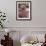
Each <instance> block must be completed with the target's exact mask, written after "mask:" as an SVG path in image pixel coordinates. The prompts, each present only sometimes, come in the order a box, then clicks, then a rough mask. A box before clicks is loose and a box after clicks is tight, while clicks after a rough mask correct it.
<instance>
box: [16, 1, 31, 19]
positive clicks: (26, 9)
mask: <svg viewBox="0 0 46 46" xmlns="http://www.w3.org/2000/svg"><path fill="white" fill-rule="evenodd" d="M31 8H32V7H31V1H16V20H31V19H32V14H31V11H32V9H31Z"/></svg>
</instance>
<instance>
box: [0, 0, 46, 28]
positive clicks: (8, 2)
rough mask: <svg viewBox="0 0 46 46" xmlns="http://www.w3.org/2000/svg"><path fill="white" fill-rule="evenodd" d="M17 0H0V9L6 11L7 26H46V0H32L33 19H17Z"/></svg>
mask: <svg viewBox="0 0 46 46" xmlns="http://www.w3.org/2000/svg"><path fill="white" fill-rule="evenodd" d="M16 1H17V0H0V10H2V11H4V12H6V15H7V20H8V22H6V24H5V26H6V27H46V0H32V20H31V21H17V20H16Z"/></svg>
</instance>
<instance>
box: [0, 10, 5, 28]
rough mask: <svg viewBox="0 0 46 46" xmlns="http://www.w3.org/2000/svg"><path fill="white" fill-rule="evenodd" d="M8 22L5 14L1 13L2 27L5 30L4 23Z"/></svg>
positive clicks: (0, 22) (0, 21)
mask: <svg viewBox="0 0 46 46" xmlns="http://www.w3.org/2000/svg"><path fill="white" fill-rule="evenodd" d="M5 20H6V15H5V13H4V12H2V11H0V27H1V28H3V27H4V22H5Z"/></svg>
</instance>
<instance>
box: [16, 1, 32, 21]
mask: <svg viewBox="0 0 46 46" xmlns="http://www.w3.org/2000/svg"><path fill="white" fill-rule="evenodd" d="M18 2H29V3H30V19H18V18H17V3H18ZM16 20H19V21H20V20H28V21H30V20H32V2H31V1H16Z"/></svg>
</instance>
